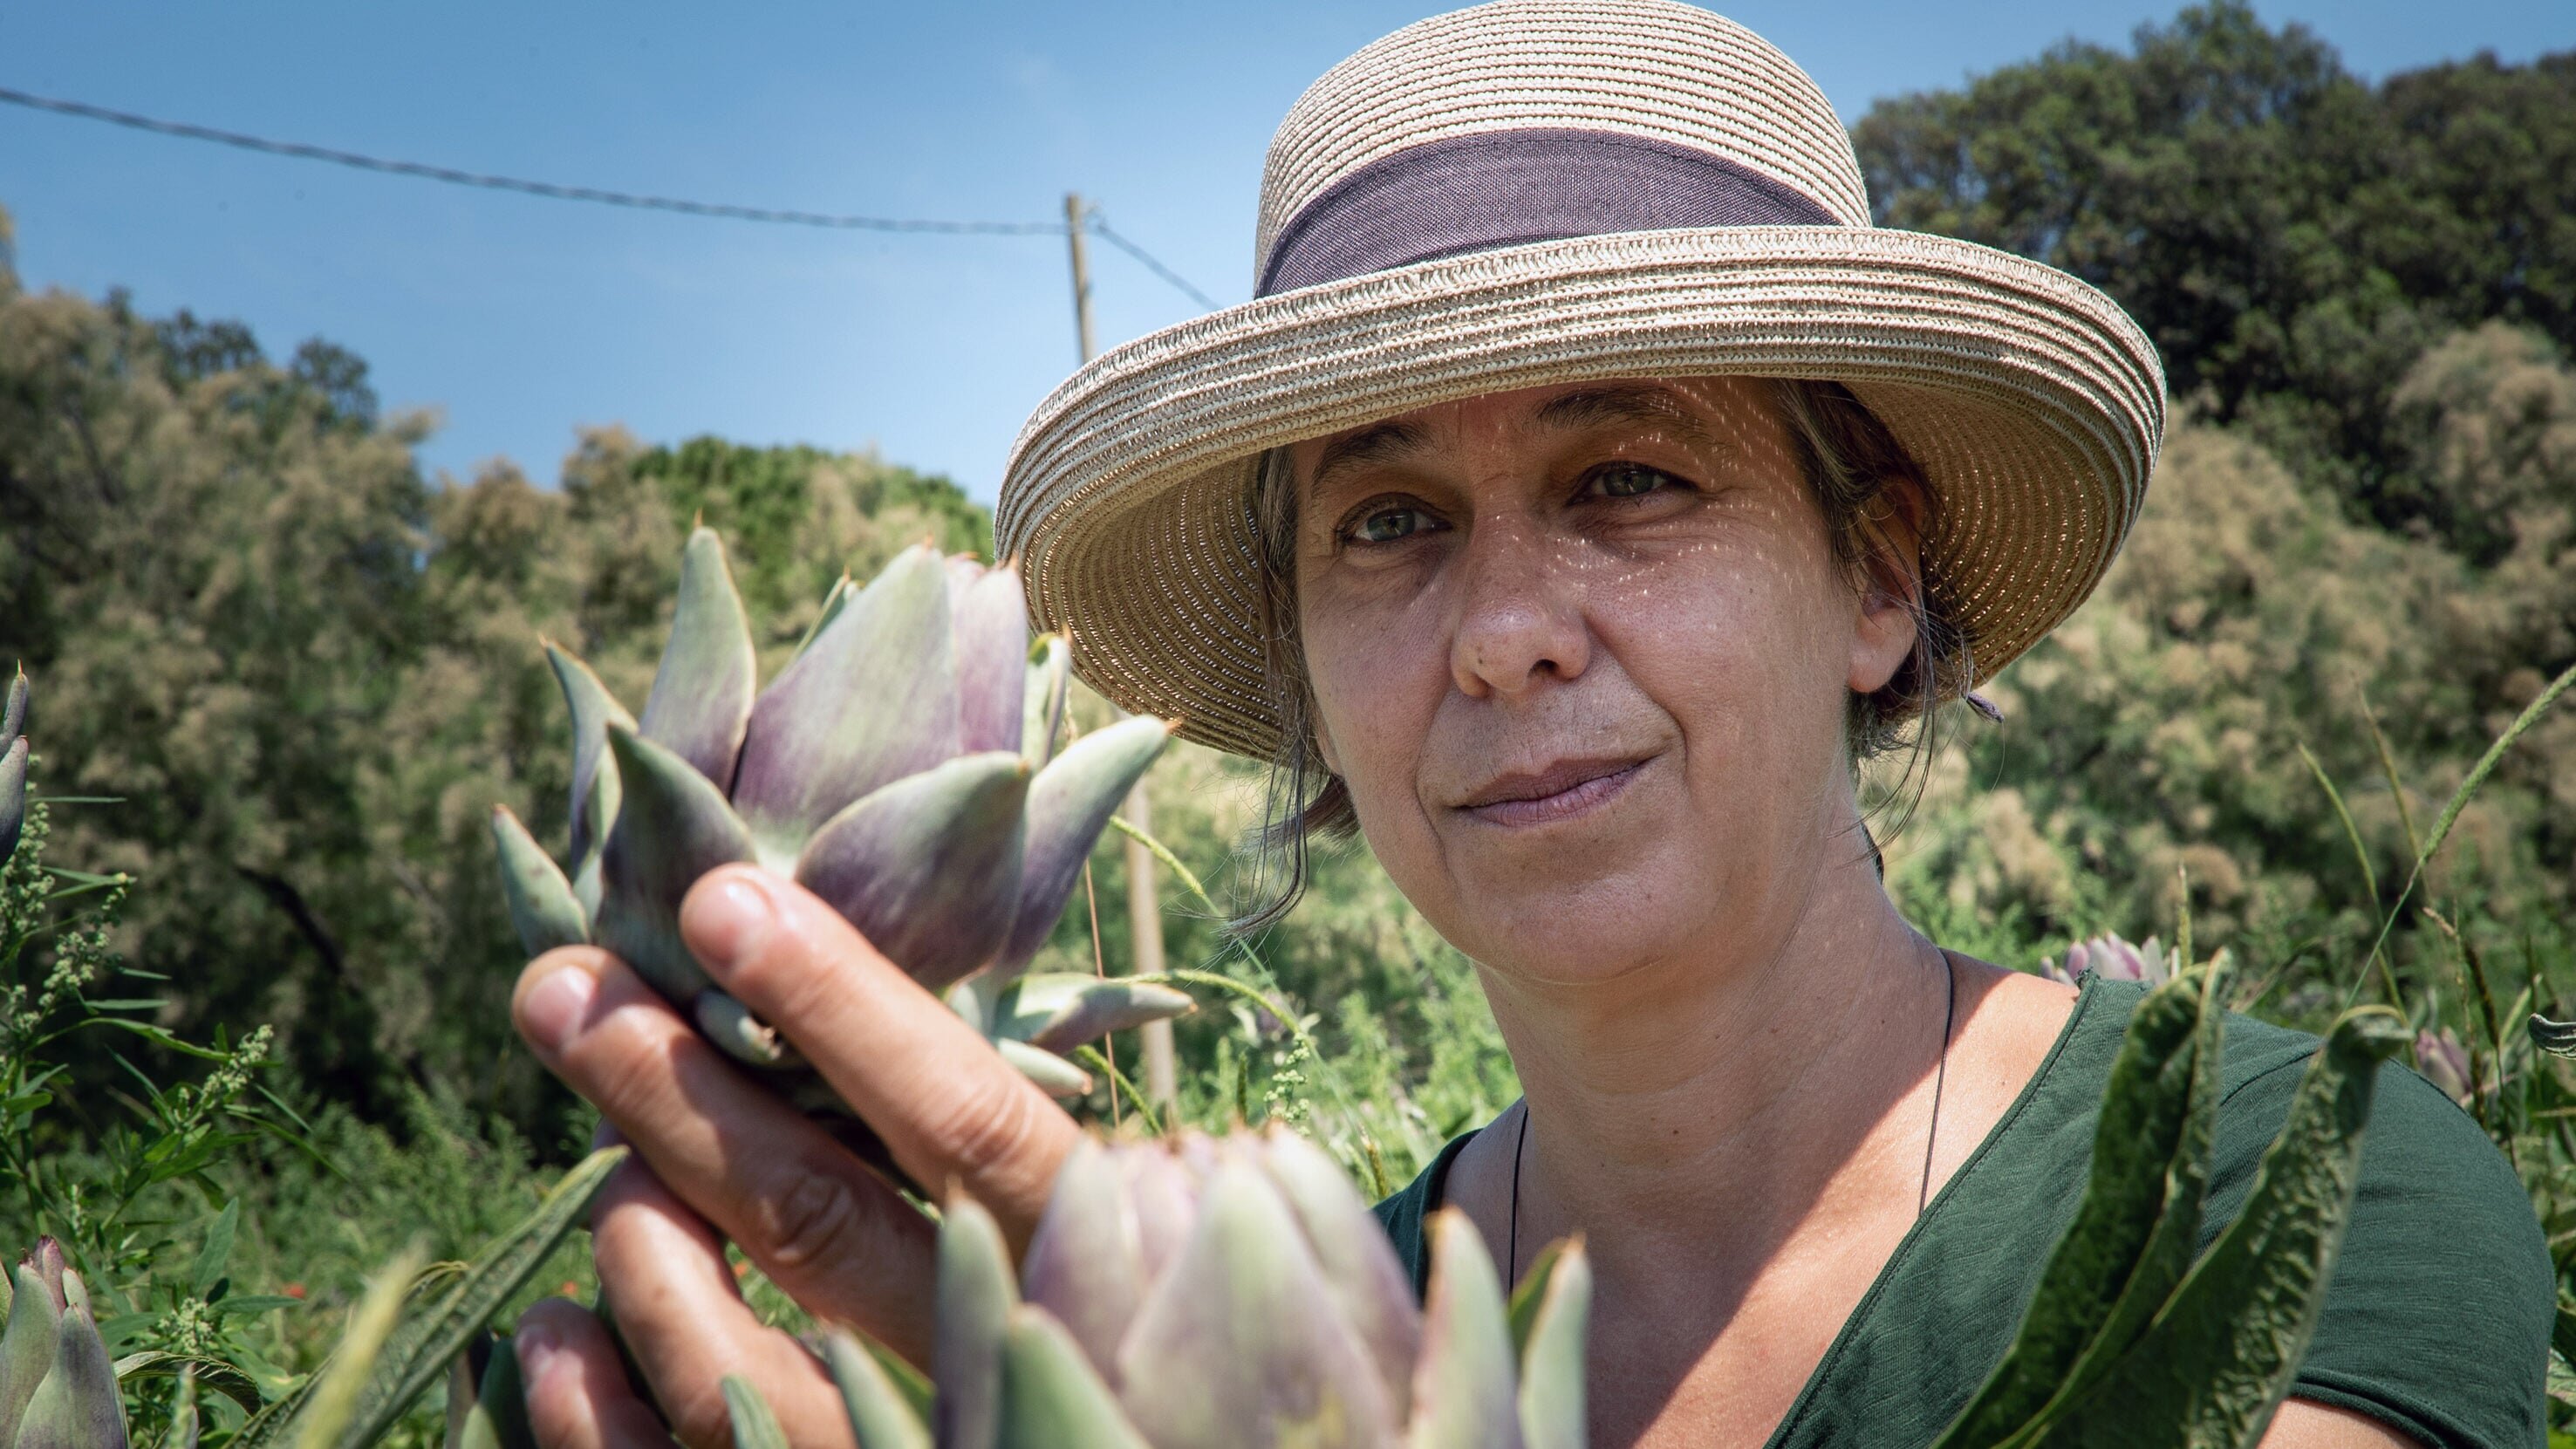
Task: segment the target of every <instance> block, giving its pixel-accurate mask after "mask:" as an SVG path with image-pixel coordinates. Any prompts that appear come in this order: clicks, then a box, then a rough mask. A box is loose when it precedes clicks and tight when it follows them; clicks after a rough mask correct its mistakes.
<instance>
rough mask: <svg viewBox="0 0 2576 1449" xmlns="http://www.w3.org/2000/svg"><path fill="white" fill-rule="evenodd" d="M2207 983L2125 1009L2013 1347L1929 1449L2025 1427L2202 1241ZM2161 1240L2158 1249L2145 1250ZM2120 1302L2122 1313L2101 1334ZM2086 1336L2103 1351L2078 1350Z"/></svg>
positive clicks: (2138, 1322) (2213, 1103) (2209, 1041)
mask: <svg viewBox="0 0 2576 1449" xmlns="http://www.w3.org/2000/svg"><path fill="white" fill-rule="evenodd" d="M2215 979H2216V973H2214V972H2192V973H2187V974H2185V975H2181V976H2177V977H2175V978H2173V979H2172V980H2169V981H2166V982H2165V983H2163V984H2162V985H2160V986H2158V987H2156V988H2155V989H2154V990H2153V991H2150V992H2148V993H2147V995H2146V996H2145V997H2144V998H2143V999H2142V1000H2140V1001H2139V1002H2138V1004H2137V1007H2136V1008H2135V1009H2134V1010H2133V1011H2132V1012H2131V1014H2130V1016H2129V1023H2128V1029H2127V1031H2126V1032H2125V1033H2124V1034H2123V1035H2122V1037H2121V1041H2120V1052H2119V1055H2118V1057H2116V1058H2115V1059H2114V1060H2113V1062H2112V1064H2111V1075H2110V1079H2109V1081H2108V1082H2107V1083H2106V1084H2105V1085H2104V1087H2103V1093H2102V1107H2101V1112H2100V1115H2099V1116H2098V1117H2097V1119H2096V1122H2095V1126H2094V1132H2093V1159H2092V1162H2093V1165H2092V1173H2091V1178H2090V1180H2089V1181H2088V1182H2087V1183H2086V1186H2085V1190H2084V1197H2083V1200H2082V1202H2081V1203H2080V1204H2079V1205H2078V1206H2077V1208H2076V1210H2075V1216H2074V1219H2073V1220H2072V1221H2071V1222H2069V1223H2068V1224H2067V1227H2066V1230H2065V1232H2063V1233H2061V1234H2060V1235H2059V1236H2058V1240H2057V1245H2056V1247H2055V1249H2054V1250H2053V1251H2052V1252H2051V1253H2050V1255H2049V1259H2048V1263H2047V1265H2046V1266H2045V1267H2043V1268H2042V1269H2041V1270H2040V1277H2039V1285H2038V1288H2037V1289H2036V1291H2034V1292H2033V1294H2032V1295H2031V1300H2030V1305H2029V1308H2028V1310H2027V1311H2026V1312H2025V1313H2024V1314H2023V1316H2022V1321H2021V1326H2020V1328H2019V1330H2018V1331H2017V1332H2016V1333H2015V1334H2014V1336H2013V1341H2012V1346H2011V1347H2010V1348H2009V1349H2007V1350H2006V1351H2005V1353H2004V1356H2003V1359H2002V1361H2001V1362H1999V1363H1997V1364H1996V1365H1995V1368H1994V1371H1993V1372H1992V1373H1990V1374H1988V1375H1987V1377H1986V1381H1985V1383H1984V1385H1983V1386H1982V1387H1980V1388H1979V1389H1978V1391H1977V1394H1976V1396H1975V1397H1974V1398H1972V1399H1970V1400H1969V1401H1968V1404H1967V1406H1966V1407H1965V1408H1963V1409H1961V1410H1960V1411H1959V1414H1958V1416H1957V1417H1956V1418H1955V1419H1953V1420H1952V1421H1951V1424H1950V1427H1949V1429H1948V1430H1947V1431H1946V1432H1944V1433H1943V1434H1942V1436H1941V1438H1940V1439H1939V1440H1938V1441H1936V1445H1937V1449H1983V1446H1986V1445H1991V1444H1997V1443H2000V1442H2002V1441H2003V1440H2005V1439H2006V1438H2008V1437H2010V1436H2011V1435H2012V1434H2014V1433H2015V1432H2017V1431H2019V1430H2020V1429H2022V1428H2023V1427H2024V1426H2025V1425H2027V1424H2029V1423H2031V1421H2032V1420H2033V1419H2034V1418H2036V1417H2038V1416H2039V1414H2040V1412H2041V1410H2042V1409H2044V1408H2046V1407H2048V1406H2049V1405H2050V1404H2051V1403H2052V1401H2055V1400H2059V1399H2061V1398H2062V1397H2063V1396H2064V1393H2065V1392H2066V1388H2067V1385H2068V1384H2069V1383H2070V1381H2071V1376H2073V1375H2075V1374H2076V1373H2077V1372H2078V1365H2079V1364H2081V1363H2083V1362H2084V1361H2085V1360H2086V1359H2087V1358H2088V1357H2090V1358H2092V1359H2094V1360H2095V1361H2096V1363H2097V1365H2098V1364H2099V1363H2102V1362H2107V1360H2108V1357H2109V1356H2110V1355H2113V1354H2116V1353H2118V1352H2120V1351H2122V1350H2125V1349H2126V1348H2127V1347H2128V1345H2129V1343H2130V1341H2132V1340H2133V1339H2134V1338H2135V1336H2136V1332H2137V1330H2139V1329H2142V1328H2143V1327H2144V1326H2145V1324H2146V1321H2147V1319H2148V1317H2150V1316H2152V1315H2153V1314H2154V1312H2155V1310H2156V1308H2157V1307H2159V1306H2160V1305H2162V1304H2163V1302H2164V1300H2165V1298H2166V1296H2167V1295H2168V1294H2170V1293H2171V1292H2172V1291H2173V1287H2174V1285H2175V1284H2176V1283H2178V1282H2180V1281H2181V1278H2182V1274H2183V1272H2184V1271H2185V1269H2187V1268H2188V1266H2189V1264H2190V1260H2191V1254H2192V1253H2194V1252H2196V1251H2197V1250H2198V1247H2199V1243H2198V1238H2199V1226H2200V1202H2201V1193H2202V1190H2203V1188H2204V1186H2205V1178H2206V1162H2205V1158H2206V1155H2207V1151H2208V1142H2209V1130H2210V1119H2211V1118H2213V1117H2214V1116H2215V1115H2216V1107H2217V1098H2216V1095H2215V1091H2214V1087H2215V1083H2216V1080H2217V1067H2218V1062H2217V1059H2216V1058H2217V1050H2218V1035H2217V1021H2218V1019H2219V1018H2220V1017H2221V1016H2223V1014H2224V1013H2223V1012H2221V1011H2220V1010H2219V1008H2218V1007H2217V1006H2216V1005H2215V1000H2214V997H2215V992H2214V983H2215ZM2204 1026H2206V1028H2207V1030H2206V1031H2204ZM2204 1044H2205V1045H2206V1048H2207V1049H2206V1051H2204ZM2160 1239H2161V1244H2162V1247H2163V1251H2162V1252H2161V1253H2153V1252H2150V1245H2151V1244H2156V1243H2158V1242H2159V1240H2160ZM2177 1248H2178V1249H2179V1255H2178V1256H2177V1254H2176V1251H2175V1250H2176V1249H2177ZM2133 1280H2135V1281H2134V1289H2133ZM2124 1299H2125V1301H2126V1302H2127V1303H2128V1304H2129V1317H2130V1318H2132V1319H2133V1322H2131V1323H2129V1324H2127V1325H2125V1326H2124V1327H2122V1328H2120V1329H2119V1330H2118V1331H2116V1332H2114V1333H2112V1334H2111V1335H2110V1336H2109V1338H2108V1340H2105V1330H2106V1329H2109V1328H2112V1327H2113V1319H2114V1318H2115V1316H2118V1310H2119V1308H2120V1306H2121V1305H2122V1303H2123V1301H2124ZM2097 1341H2105V1343H2106V1348H2107V1350H2108V1352H2107V1353H2100V1352H2088V1351H2089V1350H2092V1349H2093V1346H2094V1345H2095V1344H2096V1342H2097Z"/></svg>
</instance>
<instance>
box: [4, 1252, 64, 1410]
mask: <svg viewBox="0 0 2576 1449" xmlns="http://www.w3.org/2000/svg"><path fill="white" fill-rule="evenodd" d="M15 1279H16V1282H17V1292H16V1295H15V1296H13V1297H12V1298H11V1299H10V1300H9V1326H8V1328H7V1329H6V1330H5V1331H0V1444H14V1443H15V1442H17V1435H18V1421H19V1419H20V1418H21V1417H22V1416H24V1415H25V1414H26V1412H27V1400H29V1399H31V1398H34V1397H35V1394H36V1385H38V1384H40V1383H43V1382H44V1381H45V1375H47V1374H49V1373H51V1372H53V1367H54V1350H55V1346H56V1344H57V1342H58V1341H59V1340H60V1339H61V1338H62V1335H63V1305H62V1302H61V1300H60V1299H58V1298H57V1297H56V1296H55V1294H56V1291H57V1290H56V1289H55V1288H54V1286H53V1285H52V1284H50V1283H47V1282H46V1281H45V1275H44V1274H43V1273H41V1272H39V1271H37V1268H36V1264H35V1262H34V1260H33V1259H29V1260H27V1261H25V1262H21V1263H20V1264H19V1265H18V1269H17V1272H16V1274H15Z"/></svg>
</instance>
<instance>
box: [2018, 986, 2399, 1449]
mask: <svg viewBox="0 0 2576 1449" xmlns="http://www.w3.org/2000/svg"><path fill="white" fill-rule="evenodd" d="M2408 1035H2409V1033H2408V1030H2407V1026H2406V1022H2405V1019H2404V1018H2403V1017H2400V1016H2399V1015H2398V1014H2397V1013H2395V1012H2393V1011H2390V1010H2389V1009H2387V1008H2386V1007H2379V1006H2366V1007H2362V1008H2360V1009H2358V1010H2355V1011H2349V1012H2346V1013H2344V1015H2343V1016H2342V1018H2340V1019H2339V1020H2337V1021H2336V1022H2335V1024H2334V1029H2333V1030H2332V1031H2330V1032H2329V1033H2327V1036H2326V1041H2325V1045H2324V1046H2323V1047H2322V1048H2320V1049H2319V1050H2318V1052H2317V1053H2316V1055H2315V1057H2314V1058H2312V1059H2311V1060H2310V1061H2309V1063H2308V1070H2307V1074H2306V1075H2305V1076H2304V1077H2302V1078H2301V1079H2300V1082H2299V1088H2298V1092H2297V1094H2296V1095H2295V1096H2294V1097H2292V1099H2291V1101H2290V1110H2289V1114H2288V1116H2287V1117H2286V1118H2285V1119H2284V1120H2283V1122H2282V1124H2281V1131H2280V1135H2278V1136H2277V1137H2275V1138H2274V1139H2273V1140H2272V1145H2271V1147H2270V1148H2268V1149H2267V1150H2266V1151H2265V1152H2264V1154H2263V1160H2262V1163H2261V1165H2260V1166H2258V1167H2257V1168H2256V1169H2255V1172H2254V1185H2253V1188H2252V1190H2251V1191H2250V1192H2249V1193H2248V1194H2247V1195H2246V1199H2245V1206H2244V1207H2243V1208H2242V1209H2240V1210H2239V1211H2238V1213H2237V1215H2236V1221H2234V1222H2232V1223H2230V1224H2228V1226H2227V1230H2226V1231H2225V1232H2223V1233H2221V1234H2220V1235H2219V1238H2218V1241H2217V1242H2216V1243H2214V1244H2212V1245H2211V1246H2210V1249H2209V1251H2208V1252H2207V1253H2205V1254H2203V1255H2202V1256H2201V1259H2200V1261H2199V1262H2198V1263H2196V1264H2194V1265H2193V1267H2192V1270H2191V1275H2190V1276H2189V1277H2187V1278H2185V1279H2184V1280H2183V1282H2182V1286H2181V1287H2179V1288H2176V1289H2175V1290H2174V1293H2173V1296H2172V1297H2171V1298H2170V1299H2168V1300H2167V1301H2166V1302H2165V1305H2164V1307H2163V1308H2162V1309H2161V1310H2160V1311H2159V1312H2158V1313H2157V1314H2156V1318H2155V1322H2154V1323H2153V1324H2152V1325H2151V1326H2150V1327H2149V1328H2148V1329H2147V1331H2146V1333H2145V1334H2144V1336H2142V1337H2141V1338H2140V1339H2139V1340H2138V1342H2137V1344H2136V1346H2135V1347H2133V1348H2131V1349H2130V1350H2129V1352H2128V1354H2127V1355H2126V1356H2125V1357H2123V1358H2122V1359H2121V1360H2120V1361H2119V1363H2117V1364H2116V1365H2114V1366H2113V1367H2112V1369H2111V1370H2110V1372H2109V1373H2108V1374H2106V1375H2105V1376H2104V1377H2103V1379H2102V1382H2101V1383H2100V1384H2099V1386H2097V1387H2096V1388H2095V1389H2094V1390H2093V1391H2092V1392H2091V1393H2089V1394H2087V1395H2085V1396H2084V1397H2083V1398H2082V1399H2080V1400H2079V1401H2077V1402H2076V1403H2075V1405H2074V1406H2073V1408H2072V1409H2071V1410H2070V1411H2068V1412H2067V1413H2065V1414H2064V1415H2063V1417H2061V1418H2059V1419H2057V1420H2056V1422H2055V1423H2053V1424H2051V1425H2049V1426H2047V1427H2046V1429H2045V1431H2044V1434H2043V1435H2041V1436H2040V1437H2037V1438H2036V1439H2035V1440H2033V1441H2032V1442H2035V1443H2036V1444H2039V1445H2042V1446H2048V1449H2061V1446H2062V1449H2074V1446H2078V1445H2084V1446H2091V1445H2112V1446H2139V1449H2145V1446H2150V1445H2165V1444H2186V1445H2203V1444H2207V1445H2250V1444H2253V1443H2256V1442H2257V1441H2259V1440H2260V1439H2261V1438H2262V1437H2263V1431H2264V1429H2265V1428H2266V1426H2268V1425H2269V1424H2270V1423H2271V1420H2272V1415H2273V1413H2274V1411H2275V1410H2277V1409H2279V1408H2280V1405H2281V1400H2282V1399H2283V1398H2285V1397H2287V1396H2288V1394H2289V1391H2290V1384H2291V1378H2292V1375H2294V1374H2295V1373H2296V1372H2297V1371H2298V1366H2299V1361H2300V1359H2301V1358H2303V1357H2304V1356H2305V1355H2306V1353H2307V1347H2308V1341H2309V1339H2310V1338H2311V1337H2313V1336H2314V1334H2315V1333H2316V1326H2317V1319H2318V1316H2319V1314H2320V1313H2321V1311H2322V1310H2323V1308H2324V1305H2325V1290H2326V1284H2327V1281H2328V1280H2329V1279H2330V1278H2331V1277H2332V1276H2333V1274H2334V1265H2335V1258H2336V1256H2337V1254H2338V1253H2339V1252H2340V1251H2341V1249H2342V1246H2343V1233H2344V1228H2345V1226H2346V1224H2347V1223H2348V1222H2349V1221H2350V1219H2351V1211H2352V1195H2353V1188H2354V1185H2355V1183H2356V1182H2357V1181H2358V1179H2359V1177H2360V1169H2361V1149H2362V1135H2363V1132H2364V1131H2365V1130H2366V1129H2367V1128H2368V1126H2369V1124H2370V1105H2371V1096H2372V1093H2373V1091H2374V1089H2375V1088H2376V1086H2377V1082H2378V1075H2379V1066H2380V1064H2381V1063H2382V1062H2384V1061H2385V1060H2387V1059H2388V1058H2389V1057H2391V1056H2393V1055H2395V1054H2396V1053H2397V1051H2398V1050H2399V1049H2400V1048H2401V1047H2403V1046H2404V1045H2405V1044H2406V1041H2407V1038H2408Z"/></svg>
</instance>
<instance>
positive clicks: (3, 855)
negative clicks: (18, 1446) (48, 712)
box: [0, 666, 27, 1442]
mask: <svg viewBox="0 0 2576 1449" xmlns="http://www.w3.org/2000/svg"><path fill="white" fill-rule="evenodd" d="M26 725H27V671H26V669H25V668H24V667H23V666H21V667H20V668H19V669H18V670H17V671H16V672H15V673H14V674H12V675H11V676H10V678H9V696H8V702H7V703H6V704H0V864H5V863H7V861H8V859H9V857H10V856H11V855H13V854H15V853H16V852H17V849H18V832H19V831H20V830H21V829H22V828H24V827H25V825H26V823H27V737H26V736H25V735H23V734H20V733H19V731H20V730H22V729H24V728H26ZM0 1442H5V1441H0Z"/></svg>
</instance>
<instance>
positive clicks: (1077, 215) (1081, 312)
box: [1064, 191, 1180, 1109]
mask: <svg viewBox="0 0 2576 1449" xmlns="http://www.w3.org/2000/svg"><path fill="white" fill-rule="evenodd" d="M1089 215H1090V209H1089V208H1088V207H1085V206H1084V205H1083V204H1082V197H1081V195H1080V194H1079V193H1077V192H1071V191H1068V192H1066V193H1065V195H1064V240H1065V247H1066V250H1067V251H1068V252H1069V253H1070V257H1071V260H1072V263H1073V330H1074V337H1075V340H1076V341H1077V342H1078V343H1079V344H1080V346H1081V348H1082V360H1083V361H1085V362H1089V361H1090V360H1091V358H1092V353H1093V347H1092V340H1091V258H1090V254H1089V253H1088V252H1087V251H1086V250H1085V249H1084V247H1083V222H1084V221H1085V220H1086V219H1087V218H1088V217H1089ZM1122 713H1123V711H1122ZM1123 808H1124V809H1125V811H1126V815H1127V820H1128V822H1129V823H1130V824H1132V825H1134V826H1135V827H1136V828H1137V829H1138V830H1141V831H1144V832H1146V833H1147V834H1152V833H1153V829H1154V811H1153V806H1152V803H1151V802H1150V801H1148V800H1147V799H1146V798H1145V783H1144V782H1143V781H1142V780H1139V781H1137V782H1136V788H1135V789H1133V790H1131V791H1129V792H1127V802H1126V805H1125V806H1124V807H1123ZM1126 846H1127V945H1128V961H1127V969H1128V971H1129V972H1130V973H1131V974H1134V975H1138V976H1157V975H1160V974H1162V970H1163V907H1162V902H1161V901H1160V900H1159V899H1158V898H1157V892H1156V891H1155V889H1154V872H1155V869H1156V867H1155V863H1154V853H1153V852H1152V851H1150V850H1147V849H1146V848H1145V846H1144V843H1143V842H1142V841H1139V840H1137V839H1136V838H1135V837H1134V836H1128V837H1126ZM1137 1035H1139V1036H1140V1037H1142V1038H1143V1039H1144V1044H1145V1095H1146V1096H1148V1097H1150V1098H1152V1099H1153V1100H1154V1105H1155V1106H1156V1107H1157V1108H1158V1109H1167V1108H1169V1107H1170V1106H1172V1105H1173V1104H1174V1103H1175V1102H1178V1101H1179V1100H1180V1077H1179V1073H1178V1070H1177V1068H1176V1067H1175V1065H1174V1063H1173V1060H1172V1024H1171V1023H1170V1022H1168V1021H1149V1022H1147V1023H1145V1024H1144V1025H1143V1026H1141V1027H1139V1028H1137Z"/></svg>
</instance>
